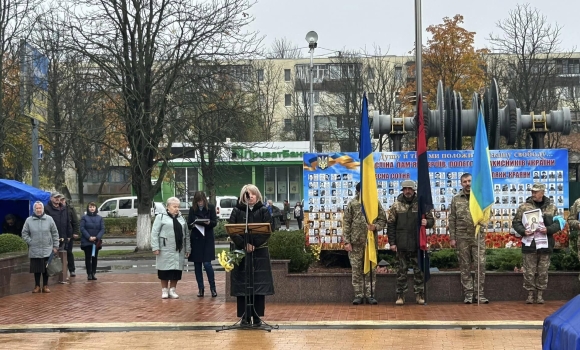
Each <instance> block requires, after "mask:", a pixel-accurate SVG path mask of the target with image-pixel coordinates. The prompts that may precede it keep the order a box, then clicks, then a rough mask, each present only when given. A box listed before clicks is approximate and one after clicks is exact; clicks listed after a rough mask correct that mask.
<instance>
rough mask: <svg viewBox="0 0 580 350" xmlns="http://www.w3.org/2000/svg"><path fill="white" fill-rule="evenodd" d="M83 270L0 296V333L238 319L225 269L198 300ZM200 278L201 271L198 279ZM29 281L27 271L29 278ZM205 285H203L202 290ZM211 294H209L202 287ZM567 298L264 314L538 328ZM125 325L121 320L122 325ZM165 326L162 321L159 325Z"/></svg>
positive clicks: (295, 319) (384, 324) (278, 318)
mask: <svg viewBox="0 0 580 350" xmlns="http://www.w3.org/2000/svg"><path fill="white" fill-rule="evenodd" d="M97 277H98V281H87V280H86V279H85V277H84V276H83V275H79V276H78V277H75V278H71V280H72V282H71V284H68V285H53V286H50V289H51V290H52V293H50V294H32V293H24V294H18V295H12V296H8V297H5V298H2V299H1V301H0V332H1V331H5V330H8V329H12V330H17V329H20V330H24V329H31V328H42V329H47V328H50V329H54V328H57V329H59V328H67V329H69V328H74V329H76V328H80V329H83V328H86V327H88V326H89V324H90V327H91V328H93V327H96V328H98V327H104V326H106V325H109V326H112V325H113V324H115V327H127V325H126V324H130V325H132V326H139V325H144V326H146V325H155V324H156V325H158V326H159V325H164V323H171V324H172V325H173V326H183V327H193V326H196V327H216V326H221V325H223V324H231V323H234V322H236V321H237V317H236V310H235V309H236V305H235V303H226V302H225V297H224V294H223V293H224V292H223V291H224V289H225V281H224V278H225V273H224V272H216V279H217V289H218V297H217V298H211V297H207V296H206V297H204V298H197V297H196V294H197V286H196V283H195V281H194V275H193V273H191V272H189V273H185V274H184V280H182V281H181V282H179V284H178V288H177V292H178V294H179V295H180V299H178V300H167V299H166V300H163V299H161V287H160V284H159V281H158V279H157V276H156V274H112V273H99V274H97ZM204 277H205V276H204ZM31 283H33V282H32V276H31ZM206 289H209V288H208V287H206ZM208 292H209V291H208ZM564 303H565V301H548V302H547V303H546V304H544V305H526V304H524V302H523V301H522V302H493V301H492V302H491V303H490V304H488V305H479V306H478V305H464V304H454V303H453V304H452V303H433V304H429V305H427V306H421V305H414V304H408V305H405V306H402V307H397V306H395V305H394V301H392V300H389V301H386V300H379V305H376V306H370V305H359V306H353V305H349V304H272V303H270V304H267V307H266V317H265V319H266V320H268V322H270V323H277V324H280V325H281V326H321V325H327V326H345V325H352V326H366V327H377V328H426V327H427V328H434V327H435V328H454V327H455V328H456V327H468V328H471V327H477V326H481V327H494V328H502V327H503V328H505V327H516V328H536V329H537V328H538V327H540V326H541V324H542V322H543V320H544V318H545V317H546V316H548V315H550V314H551V313H553V312H554V311H555V310H557V309H558V308H559V307H560V306H562V305H563V304H564ZM123 324H125V325H123ZM165 325H167V324H165Z"/></svg>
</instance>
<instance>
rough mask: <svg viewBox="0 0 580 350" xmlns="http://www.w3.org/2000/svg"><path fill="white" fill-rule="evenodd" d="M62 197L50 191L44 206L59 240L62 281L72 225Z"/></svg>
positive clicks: (62, 279)
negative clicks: (62, 202)
mask: <svg viewBox="0 0 580 350" xmlns="http://www.w3.org/2000/svg"><path fill="white" fill-rule="evenodd" d="M62 197H63V195H62V194H60V193H58V192H52V193H51V194H50V201H49V202H48V203H47V205H45V206H44V212H45V214H46V215H48V216H50V217H52V220H54V223H55V224H56V228H57V230H58V237H59V241H60V247H59V255H60V258H61V259H62V262H63V266H62V273H61V274H60V275H59V281H60V282H64V281H65V280H66V279H67V277H66V270H67V267H68V266H66V264H65V262H66V260H67V253H66V250H67V245H68V243H69V242H70V240H71V238H72V225H71V222H70V218H69V215H68V210H67V209H66V207H65V206H63V205H62V204H61V203H60V199H61V198H62Z"/></svg>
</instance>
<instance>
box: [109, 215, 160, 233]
mask: <svg viewBox="0 0 580 350" xmlns="http://www.w3.org/2000/svg"><path fill="white" fill-rule="evenodd" d="M152 219H155V217H153V218H152ZM103 220H104V221H105V233H106V234H113V235H135V234H137V218H136V217H134V218H103Z"/></svg>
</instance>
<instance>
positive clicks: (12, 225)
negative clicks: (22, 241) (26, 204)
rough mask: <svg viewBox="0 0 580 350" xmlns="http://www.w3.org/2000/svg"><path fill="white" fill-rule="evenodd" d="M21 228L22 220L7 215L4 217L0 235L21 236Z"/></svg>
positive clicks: (12, 215)
mask: <svg viewBox="0 0 580 350" xmlns="http://www.w3.org/2000/svg"><path fill="white" fill-rule="evenodd" d="M23 226H24V224H23V223H22V220H20V219H19V218H18V217H17V216H16V215H14V214H8V215H6V216H5V217H4V222H3V223H2V231H0V235H1V234H3V233H12V234H13V235H17V236H22V227H23Z"/></svg>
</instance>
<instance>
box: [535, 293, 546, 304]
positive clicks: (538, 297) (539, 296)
mask: <svg viewBox="0 0 580 350" xmlns="http://www.w3.org/2000/svg"><path fill="white" fill-rule="evenodd" d="M536 303H538V304H543V303H544V298H542V291H541V290H539V291H538V296H537V297H536Z"/></svg>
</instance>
